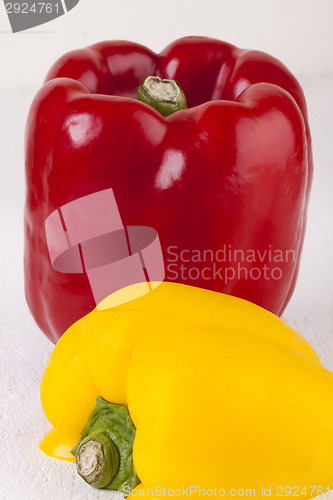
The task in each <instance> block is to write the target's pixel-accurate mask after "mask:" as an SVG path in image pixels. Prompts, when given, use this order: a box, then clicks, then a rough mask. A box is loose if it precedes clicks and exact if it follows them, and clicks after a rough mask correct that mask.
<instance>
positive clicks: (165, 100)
mask: <svg viewBox="0 0 333 500" xmlns="http://www.w3.org/2000/svg"><path fill="white" fill-rule="evenodd" d="M138 98H139V101H142V102H144V103H146V104H149V105H150V106H152V107H153V108H155V109H156V110H157V111H159V112H160V113H161V114H162V115H163V116H169V115H171V114H172V113H174V112H175V111H180V110H181V109H186V108H187V103H186V97H185V94H184V92H183V91H182V89H181V87H180V85H179V83H178V82H176V80H162V79H161V78H159V77H158V76H148V77H147V78H146V79H145V81H144V82H143V84H142V85H141V86H140V87H139V92H138Z"/></svg>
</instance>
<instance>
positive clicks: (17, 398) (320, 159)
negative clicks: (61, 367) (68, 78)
mask: <svg viewBox="0 0 333 500" xmlns="http://www.w3.org/2000/svg"><path fill="white" fill-rule="evenodd" d="M332 22H333V1H332V0H313V1H310V0H255V1H250V0H243V1H240V0H228V1H226V0H205V1H203V0H200V1H197V0H185V1H184V0H178V1H175V0H168V1H167V2H162V1H159V0H154V1H153V0H149V1H143V0H142V1H141V2H139V1H138V0H123V1H120V0H117V1H116V0H80V2H79V4H78V5H77V6H76V7H75V8H74V9H73V10H72V11H70V12H69V13H68V14H66V15H65V16H62V17H60V18H58V19H57V20H54V21H52V22H50V23H48V24H46V25H44V26H40V27H38V28H35V29H33V30H29V31H27V32H23V33H17V34H12V33H11V32H10V25H9V21H8V19H7V17H6V13H5V9H4V6H3V4H2V3H1V4H0V110H1V113H0V155H1V162H0V169H1V182H0V189H1V196H0V207H1V218H0V235H1V245H0V257H1V266H2V279H1V287H0V307H1V310H0V336H1V337H0V341H1V344H0V346H1V347H0V377H1V384H0V471H1V472H0V497H1V499H7V498H8V499H13V500H14V499H15V500H21V499H22V500H23V499H24V500H29V499H31V500H35V499H45V498H48V499H49V500H53V499H54V500H62V499H77V500H79V499H80V500H82V499H83V498H84V499H107V498H110V495H111V493H110V492H107V491H97V490H93V489H91V488H89V487H88V486H87V485H85V484H84V483H83V481H82V480H80V478H78V477H77V476H76V474H75V471H74V466H73V465H71V464H68V463H65V462H60V461H57V460H53V459H50V458H47V457H45V456H44V455H43V454H42V453H41V452H40V451H39V450H38V448H37V444H38V442H39V440H40V439H41V438H42V437H43V435H44V433H45V432H46V431H47V430H48V429H49V428H50V426H49V424H48V422H47V420H46V418H45V416H44V414H43V411H42V409H41V406H40V402H39V383H40V378H41V376H42V373H43V370H44V368H45V364H46V362H47V359H48V357H49V355H50V353H51V351H52V348H53V345H52V344H51V343H50V342H49V341H48V339H47V338H46V337H45V336H44V335H43V334H42V333H41V332H40V331H39V330H38V328H37V327H36V325H35V323H34V321H33V319H32V318H31V316H30V313H29V311H28V309H27V307H26V304H25V300H24V293H23V273H22V261H23V248H22V244H23V235H22V226H23V224H22V222H23V215H22V214H23V201H24V170H23V168H24V158H23V144H24V137H23V136H24V124H25V119H26V115H27V112H28V108H29V105H30V102H31V100H32V98H33V95H34V93H35V92H36V91H37V89H38V88H39V86H40V85H41V84H42V81H43V78H44V76H45V74H46V72H47V70H48V69H49V67H50V66H51V64H52V63H53V62H54V60H55V59H56V58H57V57H59V56H60V55H62V54H63V53H64V52H66V51H68V50H71V49H74V48H79V47H82V46H85V45H88V44H90V43H95V42H97V41H100V40H104V39H128V40H132V41H136V42H140V43H143V44H146V45H148V46H149V47H150V48H151V49H153V50H155V51H156V52H158V51H160V50H162V49H163V47H164V46H165V45H167V44H168V43H170V42H171V41H172V40H173V39H175V38H177V37H180V36H184V35H206V36H213V37H216V38H220V39H222V40H225V41H228V42H230V43H233V44H235V45H237V46H240V47H244V48H253V49H260V50H263V51H266V52H269V53H271V54H272V55H274V56H275V57H277V58H278V59H280V60H282V61H283V62H284V63H285V64H286V65H287V66H288V67H289V69H290V70H291V71H292V72H293V73H294V74H295V75H296V77H297V78H298V79H299V81H300V83H301V85H302V86H303V89H304V91H305V95H306V98H307V102H308V107H309V116H310V127H311V131H312V137H313V148H314V164H315V175H314V183H313V189H312V195H311V202H310V207H309V218H308V229H307V235H306V241H305V246H304V252H303V259H302V265H301V271H300V275H299V280H298V284H297V288H296V291H295V294H294V296H293V298H292V300H291V302H290V304H289V306H288V308H287V310H286V312H285V314H284V319H285V320H286V321H287V322H289V323H290V324H291V325H292V326H294V327H295V328H296V329H297V330H298V331H299V332H300V333H302V334H303V335H304V336H305V337H306V338H307V339H308V340H309V341H310V342H311V344H312V345H313V346H314V347H315V349H316V350H317V352H318V354H319V355H320V357H321V359H322V360H323V362H324V364H325V366H326V367H327V368H329V369H331V370H333V263H332V257H333V230H332V220H333V203H332V199H333V196H332V191H333V152H332V147H333V123H332V116H333V34H332V33H333V30H332ZM332 397H333V394H332ZM332 426H333V423H332ZM286 452H287V450H286Z"/></svg>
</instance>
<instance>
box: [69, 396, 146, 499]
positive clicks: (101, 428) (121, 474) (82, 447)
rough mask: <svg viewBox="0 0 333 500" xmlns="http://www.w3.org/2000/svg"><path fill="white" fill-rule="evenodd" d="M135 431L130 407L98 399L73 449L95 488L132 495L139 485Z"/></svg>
mask: <svg viewBox="0 0 333 500" xmlns="http://www.w3.org/2000/svg"><path fill="white" fill-rule="evenodd" d="M134 437H135V427H134V424H133V422H132V420H131V417H130V415H129V413H128V410H127V408H126V406H124V405H117V404H113V403H109V402H108V401H106V400H105V399H103V398H101V397H98V398H97V401H96V407H95V408H94V410H93V411H92V413H91V414H90V417H89V420H88V423H87V425H86V427H85V428H84V429H83V431H82V433H81V438H80V440H79V442H78V443H77V445H76V446H75V447H74V448H73V450H72V453H73V455H74V456H75V460H76V468H77V471H78V473H79V474H80V476H81V477H82V478H83V479H84V480H85V481H86V482H87V483H89V484H90V485H91V486H94V488H107V489H110V490H119V491H121V492H122V493H126V494H128V492H129V491H131V490H132V489H133V488H134V487H135V486H136V485H137V484H138V482H139V480H138V476H137V474H136V472H135V469H134V464H133V441H134Z"/></svg>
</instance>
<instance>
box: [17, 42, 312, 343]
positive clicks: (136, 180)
mask: <svg viewBox="0 0 333 500" xmlns="http://www.w3.org/2000/svg"><path fill="white" fill-rule="evenodd" d="M149 75H157V76H160V77H161V78H166V79H175V80H177V81H178V82H179V84H180V86H181V87H182V89H183V91H184V93H185V96H186V99H187V104H188V108H189V109H186V110H181V111H179V112H176V113H174V114H172V115H171V116H169V117H167V118H164V117H163V116H161V115H160V114H159V113H158V112H157V111H156V110H154V109H153V108H151V107H150V106H148V105H146V104H144V103H142V102H139V101H138V100H137V93H138V88H139V86H140V85H141V83H142V82H143V81H144V80H145V78H146V77H147V76H149ZM311 177H312V153H311V140H310V133H309V127H308V121H307V111H306V104H305V100H304V95H303V92H302V89H301V87H300V85H299V83H298V82H297V81H296V79H295V78H294V77H293V75H292V74H291V73H290V72H289V71H288V70H287V68H286V67H285V66H284V65H283V64H281V63H280V62H279V61H277V60H276V59H274V58H273V57H271V56H269V55H267V54H264V53H261V52H258V51H246V50H241V49H238V48H236V47H234V46H232V45H230V44H227V43H225V42H221V41H219V40H214V39H210V38H204V37H187V38H182V39H180V40H178V41H176V42H174V43H172V44H171V45H169V46H168V47H167V48H166V49H165V50H164V51H163V52H162V53H161V54H159V55H157V54H155V53H153V52H152V51H150V50H149V49H147V48H145V47H142V46H140V45H137V44H134V43H130V42H122V41H116V42H104V43H99V44H96V45H93V46H91V47H88V48H86V49H83V50H76V51H73V52H70V53H68V54H66V55H64V56H63V57H62V58H60V59H59V60H58V61H57V62H56V63H55V64H54V66H53V67H52V68H51V70H50V72H49V73H48V75H47V77H46V83H45V84H44V85H43V87H42V88H41V90H40V91H39V92H38V94H37V95H36V97H35V99H34V101H33V104H32V106H31V109H30V113H29V117H28V120H27V127H26V182H27V196H26V205H25V290H26V297H27V301H28V305H29V307H30V310H31V312H32V314H33V316H34V318H35V320H36V321H37V323H38V325H39V326H40V328H41V329H42V330H43V331H44V332H45V333H46V335H47V336H48V337H49V338H50V339H51V340H52V341H54V342H55V341H56V340H57V339H58V338H59V337H60V336H61V335H62V334H63V332H64V331H65V330H66V329H67V328H68V327H69V326H70V325H71V324H72V323H73V322H74V321H76V320H78V319H79V318H80V317H82V316H84V315H85V314H87V313H88V312H89V311H91V310H92V309H93V308H94V306H95V303H94V300H93V297H92V293H91V290H90V287H89V283H88V280H87V277H86V276H85V275H83V274H62V273H59V272H57V271H55V270H54V269H53V268H52V266H51V263H50V259H49V256H48V251H47V246H46V240H45V229H44V223H45V219H46V218H47V216H48V215H49V214H50V213H51V212H52V211H54V210H56V209H57V208H58V207H60V206H62V205H63V204H65V203H68V202H70V201H72V200H75V199H76V198H79V197H81V196H85V195H88V194H90V193H93V192H95V191H99V190H102V189H106V188H110V187H111V188H112V189H113V190H114V194H115V197H116V200H117V204H118V208H119V211H120V213H121V216H122V220H123V222H124V224H131V225H146V226H150V227H153V228H155V229H156V230H157V231H158V234H159V237H160V240H161V245H162V249H163V253H164V258H165V264H166V279H167V280H168V281H176V282H183V283H185V284H188V285H194V286H198V287H202V288H207V289H211V290H214V291H219V292H224V293H227V294H232V295H235V296H238V297H242V298H244V299H247V300H250V301H252V302H254V303H256V304H258V305H260V306H262V307H264V308H266V309H268V310H270V311H272V312H273V313H275V314H278V315H280V314H281V313H282V311H283V310H284V308H285V306H286V304H287V303H288V301H289V299H290V296H291V294H292V292H293V290H294V287H295V282H296V277H297V273H298V267H299V260H300V254H301V249H302V243H303V237H304V230H305V223H306V210H307V203H308V195H309V190H310V186H311ZM224 248H226V249H231V250H233V251H234V250H235V251H242V250H244V251H247V250H253V251H259V252H260V255H261V258H259V257H256V261H255V262H253V261H249V260H248V261H246V260H245V261H244V260H242V258H241V256H240V255H239V253H238V254H237V256H236V258H234V257H232V258H231V261H228V258H227V259H226V260H225V261H222V262H220V261H219V260H218V259H220V258H221V253H220V254H218V258H217V259H215V257H213V260H214V261H215V264H216V266H217V269H220V268H221V267H222V271H220V272H216V274H215V275H214V269H213V263H212V262H209V259H208V263H207V262H198V261H196V262H193V263H192V262H191V252H192V251H193V250H194V251H199V252H203V251H204V250H208V251H210V252H212V254H213V255H216V252H219V251H220V252H221V250H223V249H224ZM184 251H185V253H181V252H184ZM270 251H271V254H273V255H274V252H275V251H278V252H282V254H283V255H285V252H287V251H292V252H293V257H289V258H288V259H286V258H285V257H283V258H284V262H281V261H280V262H274V261H272V258H271V257H270V255H271V254H270ZM175 253H176V257H175V255H174V254H175ZM183 257H184V261H185V262H184V261H183ZM175 259H177V262H174V260H175ZM188 259H190V262H187V261H188ZM194 260H195V259H194V258H193V261H194ZM238 264H239V265H240V267H241V268H242V270H241V271H240V272H238V267H237V265H238ZM181 265H183V266H185V268H186V272H184V274H182V273H183V271H182V270H181V268H180V266H181ZM192 265H194V266H195V267H196V268H197V269H198V271H195V273H194V272H193V274H190V275H189V273H188V270H189V269H190V268H191V267H192ZM207 266H208V271H207V270H205V268H207ZM263 266H266V267H267V269H268V271H269V272H268V275H267V271H266V275H265V272H264V269H263ZM225 267H232V268H233V269H235V276H234V277H230V274H232V272H230V274H229V276H228V278H226V276H225V271H224V268H225ZM275 267H279V268H280V269H281V273H280V271H275V273H273V274H274V277H272V275H271V271H272V269H274V268H275ZM253 268H259V269H260V270H261V276H260V277H259V278H258V271H254V272H253V274H252V275H250V274H249V273H250V272H251V270H252V269H253ZM229 277H230V279H229ZM59 311H61V314H59Z"/></svg>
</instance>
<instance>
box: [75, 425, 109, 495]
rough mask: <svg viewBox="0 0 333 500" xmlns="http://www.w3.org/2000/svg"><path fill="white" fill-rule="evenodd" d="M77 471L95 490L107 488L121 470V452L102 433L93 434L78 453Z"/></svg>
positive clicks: (85, 440) (82, 444) (83, 442)
mask: <svg viewBox="0 0 333 500" xmlns="http://www.w3.org/2000/svg"><path fill="white" fill-rule="evenodd" d="M75 458H76V469H77V472H78V473H79V474H80V476H81V477H82V478H83V479H84V480H85V481H86V482H87V483H88V484H90V485H91V486H94V488H105V486H107V485H108V484H109V483H111V481H112V479H113V478H114V477H115V476H116V474H117V472H118V469H119V452H118V450H117V447H116V446H115V444H114V443H113V441H112V440H111V439H110V438H108V437H107V436H106V435H105V434H103V433H102V432H92V433H91V434H90V435H89V436H88V437H86V438H85V439H84V440H83V441H82V442H81V444H80V446H79V448H78V450H77V452H76V457H75Z"/></svg>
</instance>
